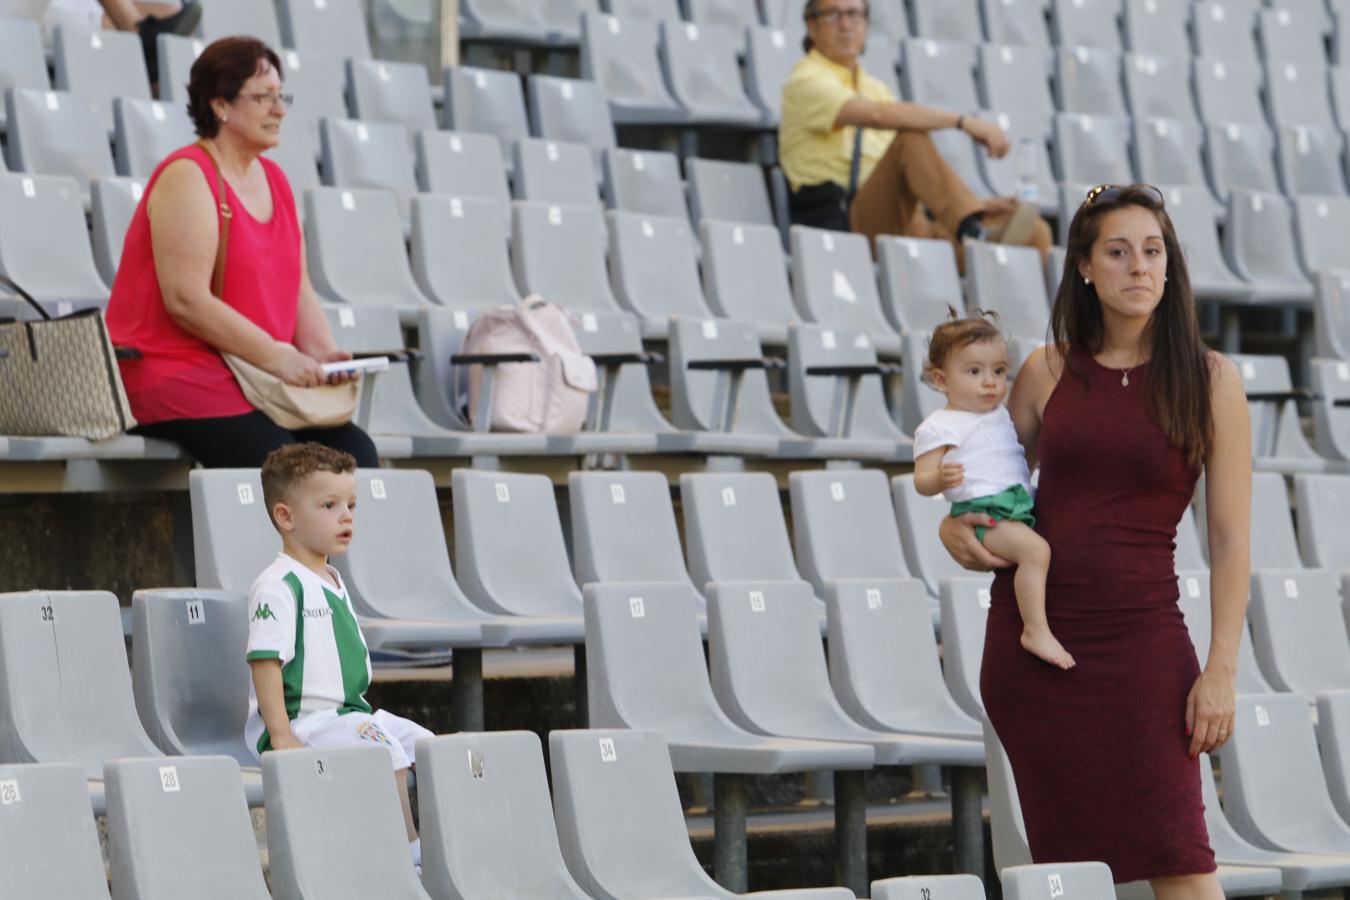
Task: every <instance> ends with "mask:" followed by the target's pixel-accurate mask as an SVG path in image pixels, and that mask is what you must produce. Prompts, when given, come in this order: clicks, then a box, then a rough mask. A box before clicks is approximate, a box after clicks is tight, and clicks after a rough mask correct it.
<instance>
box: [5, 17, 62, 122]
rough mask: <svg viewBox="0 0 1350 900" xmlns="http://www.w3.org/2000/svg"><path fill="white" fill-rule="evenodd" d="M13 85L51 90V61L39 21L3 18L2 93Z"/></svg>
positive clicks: (38, 89)
mask: <svg viewBox="0 0 1350 900" xmlns="http://www.w3.org/2000/svg"><path fill="white" fill-rule="evenodd" d="M10 88H24V89H27V90H34V91H46V90H50V89H51V82H50V81H49V80H48V78H47V60H46V58H45V57H44V56H43V52H42V31H41V29H40V28H39V27H38V24H37V22H34V21H31V20H27V19H13V18H0V94H3V93H4V92H5V91H7V90H9V89H10ZM4 127H5V114H4V111H3V110H0V129H3V128H4Z"/></svg>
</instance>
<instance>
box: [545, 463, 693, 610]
mask: <svg viewBox="0 0 1350 900" xmlns="http://www.w3.org/2000/svg"><path fill="white" fill-rule="evenodd" d="M567 493H568V497H569V500H570V503H569V505H570V507H571V524H572V527H571V534H572V543H573V567H574V569H575V572H576V580H577V583H578V584H580V585H581V586H582V587H587V586H589V585H591V584H595V583H606V584H611V583H623V582H673V583H676V584H685V585H688V586H689V587H690V588H691V589H693V588H694V582H693V580H692V579H691V578H690V577H689V570H688V569H687V568H686V567H685V561H684V551H683V550H682V549H681V544H680V533H679V530H678V528H677V527H676V525H675V511H674V507H673V505H672V504H671V499H670V486H669V484H668V483H667V481H666V476H665V475H663V474H662V473H660V472H572V473H570V474H569V475H568V476H567ZM695 593H696V594H698V595H699V596H701V595H702V594H701V591H696V592H695Z"/></svg>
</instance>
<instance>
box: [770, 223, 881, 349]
mask: <svg viewBox="0 0 1350 900" xmlns="http://www.w3.org/2000/svg"><path fill="white" fill-rule="evenodd" d="M790 234H791V243H792V288H793V297H794V299H795V300H796V303H797V309H798V310H800V311H801V313H802V317H803V318H805V319H806V320H808V321H811V322H815V323H818V324H820V325H829V326H834V327H838V328H854V329H857V330H860V331H863V332H865V333H866V334H867V336H868V337H869V338H870V339H871V340H872V343H873V344H874V345H875V346H876V348H877V352H878V354H879V355H885V356H890V357H894V356H896V355H898V354H899V349H900V339H899V335H897V334H896V332H895V330H894V329H893V328H892V327H891V325H890V323H889V322H887V321H886V317H885V314H884V313H883V312H882V309H881V296H880V294H879V292H878V290H877V281H876V274H875V273H874V271H873V268H872V254H871V250H870V248H869V247H868V245H867V237H866V236H865V235H861V234H849V233H841V232H832V231H824V230H821V229H818V228H807V227H806V226H803V225H794V226H792V229H791V232H790Z"/></svg>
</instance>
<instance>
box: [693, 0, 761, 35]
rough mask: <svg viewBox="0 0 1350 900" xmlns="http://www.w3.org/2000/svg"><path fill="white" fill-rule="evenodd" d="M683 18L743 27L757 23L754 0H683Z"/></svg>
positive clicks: (757, 13) (757, 10)
mask: <svg viewBox="0 0 1350 900" xmlns="http://www.w3.org/2000/svg"><path fill="white" fill-rule="evenodd" d="M681 5H682V6H683V7H684V15H685V18H686V19H688V20H689V21H691V22H700V23H704V22H706V23H708V24H710V25H725V26H729V27H731V28H737V29H741V28H745V27H747V26H749V25H758V24H759V4H758V3H757V2H756V0H683V3H682V4H681Z"/></svg>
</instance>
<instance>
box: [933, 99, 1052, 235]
mask: <svg viewBox="0 0 1350 900" xmlns="http://www.w3.org/2000/svg"><path fill="white" fill-rule="evenodd" d="M993 119H994V122H995V123H997V125H998V127H999V128H1002V129H1003V133H1004V134H1006V135H1007V136H1008V143H1009V144H1010V145H1011V149H1010V150H1009V152H1008V153H1007V154H1006V155H1004V156H1002V157H1000V158H998V159H995V158H994V157H992V156H990V155H989V154H988V153H986V152H984V151H983V150H978V151H977V150H976V149H975V146H974V144H971V145H970V148H971V152H972V153H976V152H977V153H978V154H979V160H980V169H981V170H982V172H983V174H984V180H985V181H987V182H988V183H989V187H990V189H991V190H992V191H993V193H994V195H995V196H999V197H1020V196H1022V193H1023V192H1022V184H1021V173H1020V172H1019V171H1018V168H1019V167H1020V166H1021V155H1022V154H1023V153H1024V152H1025V153H1030V154H1031V158H1032V162H1033V164H1034V171H1033V172H1032V185H1033V190H1032V192H1031V194H1030V195H1028V196H1027V197H1026V199H1027V201H1028V202H1030V203H1034V204H1036V205H1037V206H1039V207H1040V209H1041V212H1043V213H1044V212H1053V211H1054V210H1055V209H1056V203H1057V201H1058V198H1059V191H1058V188H1057V187H1056V184H1055V173H1054V168H1053V167H1052V166H1051V164H1050V149H1049V145H1048V144H1047V143H1046V132H1045V125H1046V122H1048V121H1049V120H1041V119H1039V118H1038V117H1036V116H1034V115H1032V114H1030V113H1014V114H1012V115H1009V114H1008V113H1004V112H1000V113H995V114H994V116H993ZM952 136H953V138H955V137H957V135H955V134H954V133H953V135H952Z"/></svg>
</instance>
